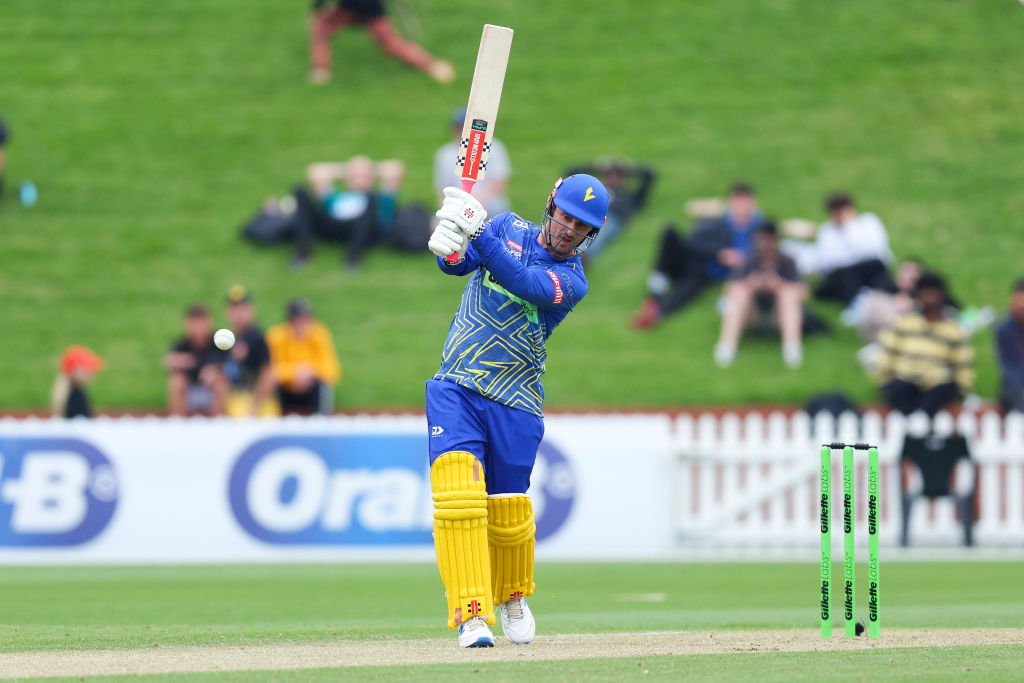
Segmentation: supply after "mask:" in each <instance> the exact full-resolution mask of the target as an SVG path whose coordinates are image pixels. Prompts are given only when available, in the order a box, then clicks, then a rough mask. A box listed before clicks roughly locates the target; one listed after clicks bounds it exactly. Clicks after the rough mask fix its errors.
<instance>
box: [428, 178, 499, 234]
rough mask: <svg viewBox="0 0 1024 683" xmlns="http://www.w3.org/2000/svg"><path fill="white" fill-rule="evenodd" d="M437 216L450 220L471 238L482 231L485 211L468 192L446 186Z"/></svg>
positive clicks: (485, 216)
mask: <svg viewBox="0 0 1024 683" xmlns="http://www.w3.org/2000/svg"><path fill="white" fill-rule="evenodd" d="M437 217H438V218H441V219H447V220H449V221H451V222H452V223H454V224H455V225H457V226H458V228H459V230H461V231H462V232H464V233H465V234H466V235H467V236H468V237H469V239H471V240H473V239H476V238H477V237H479V236H480V233H482V232H483V231H484V221H485V220H486V219H487V211H485V210H484V207H483V205H482V204H481V203H480V202H479V201H477V198H476V197H474V196H473V195H471V194H470V193H468V192H466V191H464V190H460V189H459V188H457V187H446V188H444V203H443V204H441V208H440V209H438V210H437Z"/></svg>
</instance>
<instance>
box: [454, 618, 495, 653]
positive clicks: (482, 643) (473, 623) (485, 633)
mask: <svg viewBox="0 0 1024 683" xmlns="http://www.w3.org/2000/svg"><path fill="white" fill-rule="evenodd" d="M459 647H494V636H493V635H492V634H491V629H490V628H489V627H488V626H487V622H486V621H484V618H483V617H473V618H472V619H470V620H469V621H464V622H462V623H461V624H459Z"/></svg>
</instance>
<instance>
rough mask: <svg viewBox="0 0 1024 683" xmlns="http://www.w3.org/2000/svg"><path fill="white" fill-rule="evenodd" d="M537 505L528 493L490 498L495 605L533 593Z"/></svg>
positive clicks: (488, 508)
mask: <svg viewBox="0 0 1024 683" xmlns="http://www.w3.org/2000/svg"><path fill="white" fill-rule="evenodd" d="M536 531H537V525H536V523H535V522H534V515H533V504H532V503H531V502H530V498H529V497H528V496H525V495H517V496H499V497H492V498H488V499H487V540H488V544H489V549H490V556H491V584H492V585H493V586H494V602H495V604H498V603H503V602H506V601H508V600H513V599H516V598H522V597H527V596H530V595H533V591H534V588H535V587H536V586H535V584H534V582H533V550H534V535H535V533H536Z"/></svg>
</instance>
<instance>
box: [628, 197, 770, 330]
mask: <svg viewBox="0 0 1024 683" xmlns="http://www.w3.org/2000/svg"><path fill="white" fill-rule="evenodd" d="M763 222H764V216H762V215H761V212H760V211H759V210H758V208H757V196H756V195H755V194H754V188H753V187H751V186H750V185H749V184H747V183H743V182H739V183H736V184H734V185H733V186H732V188H731V189H730V191H729V200H728V208H727V209H726V211H725V213H724V214H722V215H721V216H720V217H718V218H714V219H709V220H703V221H700V222H698V224H697V226H696V228H695V229H694V231H693V234H692V235H691V236H690V237H689V238H684V237H683V236H682V235H680V233H679V230H678V229H677V228H676V227H675V226H674V225H671V224H670V225H667V226H666V227H665V231H664V233H663V234H662V237H661V244H660V246H659V248H658V253H657V256H656V258H655V262H654V270H653V271H652V272H651V274H650V275H649V276H648V278H647V290H648V296H647V298H646V299H645V300H644V302H643V305H642V306H641V309H640V313H639V314H637V315H636V316H635V317H634V318H633V326H634V327H636V328H637V329H649V328H651V327H654V326H655V325H657V324H658V323H659V322H660V321H661V320H662V319H664V318H665V317H666V316H668V315H671V314H672V313H675V312H676V311H678V310H679V309H681V308H683V307H684V306H685V305H686V304H688V303H689V302H690V301H692V300H693V299H694V297H696V296H697V295H698V294H700V293H701V292H703V291H704V290H705V289H707V288H708V287H710V286H711V285H713V284H715V283H717V282H721V281H723V280H725V278H726V276H727V275H728V274H729V273H730V271H732V270H734V269H737V268H742V267H743V265H744V263H746V260H747V258H748V257H749V255H750V253H751V250H752V248H753V235H754V231H755V230H757V229H758V228H759V227H760V226H761V224H762V223H763Z"/></svg>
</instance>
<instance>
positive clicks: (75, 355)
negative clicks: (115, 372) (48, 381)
mask: <svg viewBox="0 0 1024 683" xmlns="http://www.w3.org/2000/svg"><path fill="white" fill-rule="evenodd" d="M59 365H60V371H59V372H58V373H57V379H56V380H55V381H54V383H53V391H52V392H51V394H50V409H51V410H52V411H53V414H54V415H59V416H61V417H79V416H81V417H92V405H91V403H90V402H89V395H88V394H87V393H86V386H87V385H88V384H89V382H90V381H92V378H93V376H94V375H95V374H96V373H97V372H99V371H100V370H102V369H103V359H102V358H100V357H99V356H97V355H96V354H95V353H93V352H92V349H90V348H89V347H88V346H81V345H77V344H76V345H75V346H69V347H68V348H67V349H66V350H65V351H64V353H63V354H61V357H60V364H59Z"/></svg>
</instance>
